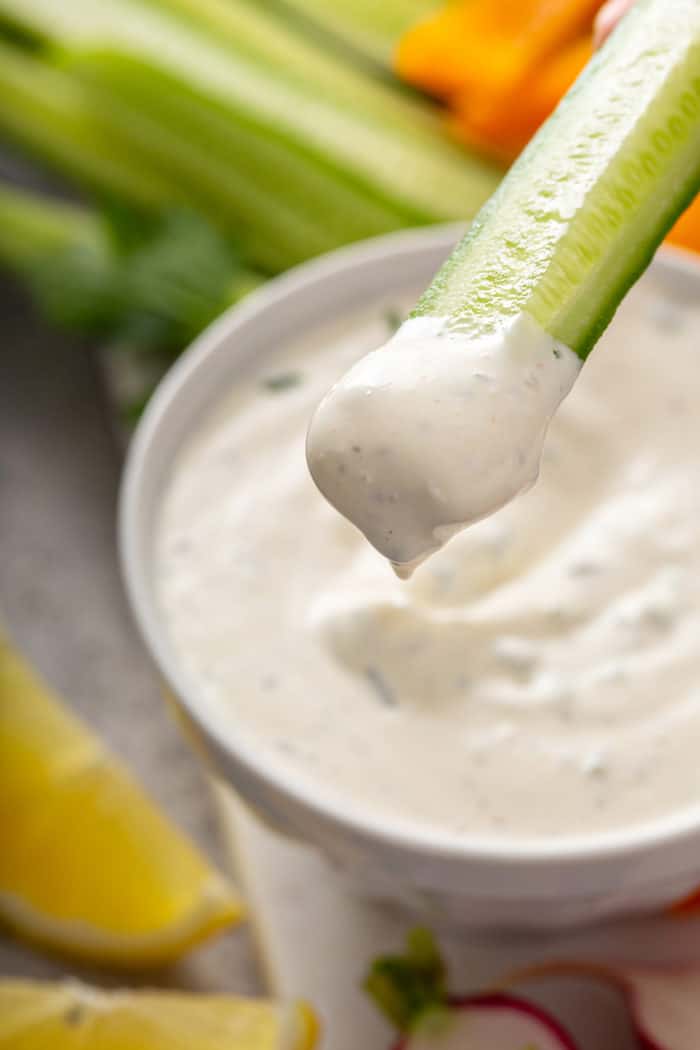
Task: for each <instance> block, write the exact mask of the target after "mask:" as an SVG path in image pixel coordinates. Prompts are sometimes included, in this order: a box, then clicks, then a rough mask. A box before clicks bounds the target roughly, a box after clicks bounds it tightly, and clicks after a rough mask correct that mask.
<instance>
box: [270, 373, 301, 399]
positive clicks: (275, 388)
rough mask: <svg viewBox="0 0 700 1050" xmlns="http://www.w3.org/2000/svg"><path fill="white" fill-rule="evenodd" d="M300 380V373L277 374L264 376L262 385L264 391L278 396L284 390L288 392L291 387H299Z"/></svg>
mask: <svg viewBox="0 0 700 1050" xmlns="http://www.w3.org/2000/svg"><path fill="white" fill-rule="evenodd" d="M301 380H302V375H301V372H279V373H278V374H277V375H272V376H265V378H264V379H263V380H262V385H263V386H264V387H265V389H266V390H270V391H271V392H272V393H274V394H279V393H282V391H284V390H290V389H291V388H292V387H295V386H299V384H300V383H301Z"/></svg>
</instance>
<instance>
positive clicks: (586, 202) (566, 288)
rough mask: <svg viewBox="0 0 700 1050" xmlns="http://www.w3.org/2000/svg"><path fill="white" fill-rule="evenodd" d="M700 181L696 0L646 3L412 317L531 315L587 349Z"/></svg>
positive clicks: (466, 320)
mask: <svg viewBox="0 0 700 1050" xmlns="http://www.w3.org/2000/svg"><path fill="white" fill-rule="evenodd" d="M699 189H700V0H674V2H673V3H669V2H668V0H637V4H636V6H635V8H633V10H632V11H631V12H630V14H628V15H627V17H626V18H625V19H624V20H623V22H622V23H621V24H620V25H619V26H618V28H617V29H616V30H615V32H614V33H613V34H612V36H611V37H610V38H609V40H608V42H607V43H606V45H605V46H604V47H603V48H602V49H601V50H600V52H598V54H597V55H596V56H594V58H593V59H592V61H591V62H590V63H589V65H588V67H587V68H586V70H585V71H584V72H583V73H582V75H581V76H580V77H579V79H578V81H577V82H576V84H575V85H574V86H573V87H572V89H571V90H570V92H569V93H568V95H567V96H566V97H565V98H564V100H563V101H562V102H561V103H560V105H559V107H558V108H557V110H556V111H555V113H554V114H553V115H552V117H551V118H550V119H549V120H548V121H547V122H546V124H545V125H543V127H542V128H541V129H540V131H539V133H538V134H537V135H536V136H535V138H534V139H533V140H532V142H531V143H530V144H529V146H528V147H527V148H526V150H525V151H524V152H523V154H522V155H521V157H520V158H519V160H518V161H517V162H516V164H515V165H514V166H513V167H512V168H511V170H510V172H509V173H508V175H507V176H506V178H505V179H504V180H503V182H502V183H501V186H500V187H499V189H498V190H497V191H496V193H495V194H494V196H493V197H492V198H491V200H490V201H489V202H488V203H487V204H486V205H485V207H484V208H483V209H482V210H481V212H480V213H479V215H478V216H477V217H476V219H475V220H474V222H473V224H472V226H471V228H470V230H469V231H468V233H467V235H466V236H465V238H464V239H463V240H462V242H461V243H460V244H459V245H458V247H457V249H456V250H455V252H454V253H453V255H452V256H451V258H450V259H449V260H448V261H447V263H446V264H445V265H444V267H443V268H442V269H441V270H440V271H439V273H438V274H437V276H436V278H435V280H434V282H433V283H432V285H431V286H430V288H429V289H428V290H427V292H426V293H425V294H424V296H423V297H422V299H421V300H420V302H419V304H418V306H417V308H416V310H415V311H414V316H420V315H425V314H432V315H437V316H441V317H449V318H450V320H451V324H452V325H453V326H454V327H456V328H459V329H461V330H464V331H467V332H473V333H474V334H480V333H485V332H495V331H498V330H500V329H502V328H503V327H504V326H505V325H506V324H507V323H508V322H509V321H510V320H511V319H512V318H513V317H514V316H515V315H516V314H518V313H520V312H521V311H526V312H528V313H530V314H531V315H532V316H533V317H534V318H535V320H537V321H538V322H539V324H540V325H541V326H542V327H543V328H544V329H545V331H547V332H548V333H549V334H550V335H552V336H553V337H554V338H556V339H558V340H560V341H561V342H563V343H565V344H566V345H567V346H569V347H570V348H571V349H572V350H574V351H575V352H576V353H577V354H578V355H579V356H580V357H581V358H584V359H585V357H586V356H587V354H588V353H589V352H590V350H591V349H592V348H593V346H594V345H595V343H596V341H597V340H598V338H599V336H600V335H601V333H602V332H603V331H604V329H605V328H606V327H607V325H608V323H609V322H610V320H611V318H612V316H613V314H614V313H615V310H616V309H617V306H618V305H619V303H620V302H621V300H622V299H623V297H624V295H625V293H626V292H627V290H628V289H629V288H630V286H631V285H632V284H633V283H634V281H635V280H636V279H637V278H638V277H639V275H640V274H641V273H642V272H643V271H644V269H645V268H646V266H647V265H648V264H649V262H650V260H651V258H652V256H653V254H654V251H655V250H656V248H657V247H658V245H659V244H660V242H661V241H662V239H663V237H664V236H665V234H666V233H667V232H668V230H669V229H670V227H671V226H672V225H673V223H674V222H675V220H676V218H677V217H678V216H679V215H680V214H681V212H682V211H683V210H684V209H685V208H686V207H687V206H688V204H689V203H690V202H691V201H692V199H693V198H694V196H695V195H696V193H697V192H698V190H699Z"/></svg>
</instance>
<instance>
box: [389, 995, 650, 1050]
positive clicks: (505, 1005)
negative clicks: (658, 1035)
mask: <svg viewBox="0 0 700 1050" xmlns="http://www.w3.org/2000/svg"><path fill="white" fill-rule="evenodd" d="M447 1006H448V1007H449V1009H450V1010H453V1011H455V1012H456V1013H459V1012H461V1011H463V1012H465V1013H472V1014H477V1013H484V1012H486V1013H495V1012H497V1011H498V1012H503V1013H507V1014H508V1015H509V1019H512V1016H513V1015H514V1014H515V1015H519V1016H520V1017H521V1018H522V1020H523V1025H524V1026H526V1027H527V1029H528V1030H527V1031H525V1032H524V1036H523V1039H524V1040H525V1041H524V1042H520V1041H519V1042H518V1043H517V1044H515V1043H513V1044H508V1045H505V1044H503V1043H498V1044H496V1043H493V1045H492V1046H484V1047H483V1048H482V1047H481V1046H480V1047H479V1050H578V1047H577V1046H576V1044H575V1043H574V1041H573V1039H572V1038H571V1036H570V1035H569V1033H568V1032H566V1031H565V1030H564V1029H563V1028H562V1026H561V1025H560V1024H559V1022H558V1021H556V1020H555V1019H554V1018H553V1017H552V1016H551V1015H550V1014H548V1013H547V1012H546V1011H544V1010H542V1009H541V1007H539V1006H535V1005H534V1004H532V1003H529V1002H527V1001H526V1000H524V999H520V998H518V997H517V996H513V995H508V994H505V993H492V994H487V995H468V996H451V997H450V998H449V999H448V1001H447ZM533 1024H534V1025H535V1026H536V1029H539V1033H538V1032H537V1031H533ZM495 1035H496V1033H495V1032H494V1036H495ZM533 1037H535V1038H539V1039H540V1040H543V1042H542V1044H541V1045H540V1043H533V1042H532V1040H533ZM419 1038H420V1041H421V1044H422V1045H425V1046H426V1047H427V1046H428V1043H429V1037H427V1036H423V1037H417V1036H415V1035H407V1036H403V1037H402V1038H401V1039H399V1041H398V1042H397V1043H395V1044H394V1050H413V1048H414V1047H415V1046H416V1043H417V1040H418V1039H419ZM518 1038H519V1039H520V1037H518ZM441 1042H442V1040H441V1039H440V1037H439V1036H436V1037H435V1039H434V1043H435V1048H436V1050H439V1047H440V1045H441ZM465 1050H469V1048H467V1047H465ZM475 1050H476V1048H475ZM645 1050H646V1048H645ZM648 1050H666V1048H657V1047H656V1046H653V1045H652V1044H650V1045H649V1048H648Z"/></svg>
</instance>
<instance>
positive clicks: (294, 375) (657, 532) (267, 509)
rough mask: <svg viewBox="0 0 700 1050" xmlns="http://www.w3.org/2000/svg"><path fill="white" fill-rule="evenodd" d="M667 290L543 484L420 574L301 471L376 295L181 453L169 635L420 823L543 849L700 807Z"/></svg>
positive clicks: (248, 710) (240, 716) (686, 523)
mask: <svg viewBox="0 0 700 1050" xmlns="http://www.w3.org/2000/svg"><path fill="white" fill-rule="evenodd" d="M661 281H662V277H660V276H659V275H658V274H656V273H654V272H653V271H652V272H650V273H648V274H647V275H646V276H645V277H644V278H643V279H642V281H641V282H640V284H639V285H638V286H637V288H636V289H634V290H633V291H632V293H631V294H630V296H629V297H628V299H627V300H626V302H625V303H624V305H623V306H622V308H621V309H620V311H619V314H618V317H617V318H616V320H615V322H614V324H613V325H612V327H611V329H610V330H609V331H608V333H607V334H606V335H605V337H604V338H603V340H602V342H601V345H600V346H599V347H598V348H597V350H596V351H595V352H594V354H593V355H592V357H591V359H590V360H589V361H588V363H587V364H586V366H585V367H584V369H583V371H582V372H581V375H580V377H579V379H578V380H577V382H576V384H575V387H574V389H573V391H572V393H571V394H570V395H569V396H568V397H567V399H566V401H565V402H564V404H563V405H562V407H561V408H560V410H559V411H558V413H557V415H556V416H555V418H554V420H553V422H552V424H551V426H550V429H549V433H548V435H547V438H546V441H545V446H544V454H543V459H542V466H541V472H540V478H539V481H538V483H537V484H536V485H535V486H534V488H532V489H531V490H530V491H529V492H528V493H527V494H525V495H523V496H521V497H519V498H518V499H516V500H514V502H512V503H510V504H509V505H508V506H506V507H504V508H503V509H502V510H500V511H498V512H497V513H496V514H494V515H493V516H492V517H489V518H487V519H485V520H483V521H481V522H479V523H478V524H476V525H474V526H473V527H472V528H471V529H469V530H467V531H466V532H462V533H460V534H459V535H458V536H456V537H454V538H453V539H452V540H451V541H450V543H449V544H447V545H446V546H445V547H444V549H443V550H441V551H439V552H438V553H437V554H435V555H434V556H433V557H432V558H431V559H430V560H429V561H427V562H426V563H425V564H424V565H422V566H421V567H420V568H418V569H417V570H416V572H415V574H414V576H413V577H412V579H411V580H410V581H409V582H408V583H402V582H400V581H399V580H398V579H396V577H395V576H394V574H393V573H392V572H391V570H390V568H389V567H388V565H387V563H386V561H385V560H384V558H383V557H381V556H380V555H379V554H378V553H377V552H376V551H375V550H373V549H372V548H371V547H370V546H369V545H368V544H367V543H366V542H365V540H364V537H363V536H362V535H361V533H360V532H359V531H358V530H357V529H355V528H354V527H353V526H352V525H350V524H349V523H348V522H347V521H346V520H345V519H343V518H342V517H340V515H338V514H337V513H336V512H335V511H334V510H333V508H332V507H330V506H329V504H328V503H326V501H325V500H324V499H323V497H322V496H321V495H320V493H319V492H318V491H317V489H316V488H315V486H314V484H313V482H312V480H311V478H310V477H309V475H308V471H307V468H306V462H305V449H304V445H305V434H306V428H307V423H308V420H309V417H310V415H311V413H312V411H313V408H314V406H315V405H316V404H317V403H318V401H319V399H320V397H321V396H322V394H323V393H324V391H325V390H327V389H328V387H329V386H330V385H331V384H332V383H333V382H334V381H335V380H336V379H337V378H338V377H339V376H341V375H343V374H344V373H345V372H346V371H347V369H348V368H349V367H350V366H351V365H352V363H353V362H354V361H355V360H357V359H358V358H359V357H360V356H361V355H362V354H364V353H366V352H367V351H368V350H370V349H371V348H372V347H373V346H378V345H380V344H381V343H383V342H384V341H385V339H386V337H387V326H386V321H385V319H384V317H383V313H382V310H381V309H380V308H377V309H376V311H375V312H374V313H373V314H372V315H371V316H370V315H369V314H368V315H367V316H364V317H354V318H352V319H351V320H346V321H345V322H344V324H343V325H339V326H337V327H334V328H332V329H331V328H327V329H324V330H319V331H315V332H312V333H310V334H309V335H308V336H307V337H306V338H304V340H303V341H300V342H298V343H296V344H295V345H291V346H286V347H282V348H280V350H279V351H276V352H275V353H274V354H273V355H270V356H268V357H266V358H265V359H264V361H262V362H259V363H258V364H257V365H250V366H249V370H248V372H247V373H246V374H245V376H244V377H243V378H242V379H241V380H240V381H238V382H237V383H236V385H235V388H233V389H231V390H230V391H229V392H228V393H224V394H223V395H222V398H221V401H220V403H219V404H218V405H216V406H215V408H214V409H213V410H212V411H211V415H210V416H209V417H208V418H205V419H203V420H202V424H201V427H200V429H199V430H198V432H196V433H195V434H194V435H193V437H192V438H191V439H190V440H189V441H187V442H186V443H185V445H184V447H183V449H182V451H181V453H180V455H179V457H178V459H177V461H176V463H175V466H174V470H173V474H172V478H171V481H170V484H169V488H168V490H167V492H166V494H165V499H164V505H163V509H162V515H161V520H160V526H159V531H158V535H157V537H156V567H157V585H158V590H159V598H160V602H161V605H162V609H163V613H164V616H165V619H166V623H167V627H168V630H169V634H170V637H171V639H172V643H173V646H174V649H175V651H176V653H177V656H178V659H179V660H180V661H181V663H182V665H183V669H184V670H185V671H186V673H188V674H189V675H190V677H193V678H194V679H196V681H197V682H198V684H199V688H200V689H201V690H203V691H204V692H205V694H206V696H207V697H208V700H209V702H210V703H211V704H213V705H215V706H216V707H218V708H219V709H220V710H221V711H222V712H224V713H225V717H227V718H229V719H230V724H231V726H232V731H234V732H235V733H236V734H237V735H238V736H239V737H242V738H243V739H245V740H247V741H248V742H249V743H251V744H252V745H253V746H254V747H255V748H256V749H257V751H258V753H260V754H261V755H263V756H268V757H271V758H273V759H274V761H275V763H277V764H278V765H280V764H281V765H283V766H284V767H285V768H286V769H287V770H288V772H289V773H290V775H294V776H296V777H297V778H299V779H301V780H303V781H305V782H306V783H307V784H308V785H310V786H311V788H312V789H313V790H314V791H315V792H316V793H317V794H318V795H319V796H321V797H327V798H336V799H345V800H349V801H350V802H352V804H353V805H354V806H355V807H360V808H367V809H369V810H370V811H372V812H373V813H374V814H375V815H379V814H389V815H391V816H392V818H393V819H394V820H395V822H397V823H401V824H403V825H404V826H407V827H410V826H413V827H415V826H417V825H418V826H431V827H436V826H437V827H440V828H442V829H444V830H449V831H451V832H453V833H456V834H464V835H471V834H477V835H480V836H491V837H492V838H494V839H497V838H499V837H501V836H507V837H508V838H509V839H512V838H513V837H514V836H515V837H518V836H527V837H532V836H535V837H540V838H547V837H553V836H562V835H566V834H571V833H576V834H585V833H589V832H590V833H596V832H599V831H603V830H606V829H612V828H619V827H622V826H630V825H632V826H634V825H640V824H643V823H645V822H647V821H650V820H652V819H655V818H659V817H661V816H663V815H666V814H669V813H671V812H674V811H678V810H679V809H682V808H685V807H689V806H693V805H696V804H697V803H698V802H700V776H699V775H698V768H699V765H698V755H700V645H699V639H700V414H699V413H698V405H699V404H700V356H699V353H698V351H699V347H698V332H700V304H699V305H698V306H694V307H692V306H687V305H684V304H682V303H681V302H678V303H675V304H674V303H673V301H672V300H671V299H669V292H668V288H664V289H663V290H662V286H661ZM550 389H551V397H552V401H551V402H549V403H550V404H552V405H553V402H554V400H556V398H557V397H558V396H559V392H560V390H561V389H563V387H562V386H561V385H559V384H558V379H555V381H554V382H553V383H552V384H550Z"/></svg>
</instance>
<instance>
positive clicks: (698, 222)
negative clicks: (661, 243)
mask: <svg viewBox="0 0 700 1050" xmlns="http://www.w3.org/2000/svg"><path fill="white" fill-rule="evenodd" d="M666 239H667V241H668V242H669V244H675V245H676V247H678V248H687V249H689V250H690V251H692V252H700V197H696V199H695V201H694V202H693V203H692V204H691V205H690V207H689V208H688V209H687V211H685V212H684V213H683V214H682V215H681V217H680V219H679V220H678V222H677V223H676V225H675V226H674V227H673V229H672V230H671V232H670V233H669V235H668V237H667V238H666Z"/></svg>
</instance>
